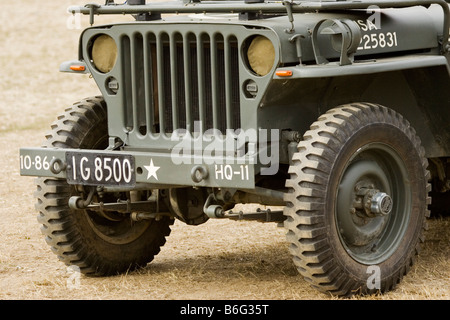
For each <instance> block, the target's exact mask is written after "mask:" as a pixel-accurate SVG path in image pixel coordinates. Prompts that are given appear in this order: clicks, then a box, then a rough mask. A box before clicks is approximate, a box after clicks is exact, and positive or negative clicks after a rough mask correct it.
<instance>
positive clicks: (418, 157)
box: [285, 104, 430, 295]
mask: <svg viewBox="0 0 450 320" xmlns="http://www.w3.org/2000/svg"><path fill="white" fill-rule="evenodd" d="M289 172H290V174H291V177H290V179H289V180H288V181H287V187H288V188H289V189H290V192H289V193H288V194H287V195H286V198H285V200H286V201H287V206H286V208H285V215H286V216H287V219H286V221H285V227H286V228H287V230H288V233H287V239H288V241H289V242H290V252H291V254H292V255H293V258H294V262H295V264H296V265H297V267H298V270H299V272H300V273H301V274H302V275H303V276H304V277H305V279H306V280H307V281H309V282H310V283H311V284H312V285H313V286H314V287H316V288H318V289H319V290H320V291H324V292H330V293H332V294H335V295H350V294H352V293H363V294H364V293H371V292H375V291H380V292H384V291H387V290H390V289H392V288H393V287H394V286H395V285H396V284H397V283H398V282H399V281H400V280H401V278H402V277H403V276H404V275H405V274H406V273H407V272H408V270H409V269H410V267H411V265H412V264H413V261H414V259H415V255H416V253H417V251H418V249H419V242H420V240H422V239H423V230H424V228H425V219H426V216H427V215H428V210H427V206H428V204H429V202H430V201H429V197H428V192H429V191H430V185H429V183H428V179H429V173H428V171H427V160H426V158H425V157H424V151H423V148H422V147H421V145H420V140H419V138H418V137H417V136H416V134H415V131H414V130H413V129H412V128H411V127H410V125H409V123H408V122H407V121H406V120H405V119H403V118H402V117H401V116H400V115H399V114H397V113H395V112H394V111H392V110H390V109H387V108H384V107H382V106H378V105H372V104H351V105H345V106H342V107H339V108H335V109H332V110H330V111H329V112H327V113H326V114H324V115H323V116H321V117H320V118H319V119H318V121H317V122H315V123H314V124H313V125H312V126H311V129H310V130H309V131H307V132H306V133H305V135H304V140H303V141H301V142H300V143H299V145H298V152H297V153H296V154H295V155H294V157H293V165H292V166H291V167H290V171H289Z"/></svg>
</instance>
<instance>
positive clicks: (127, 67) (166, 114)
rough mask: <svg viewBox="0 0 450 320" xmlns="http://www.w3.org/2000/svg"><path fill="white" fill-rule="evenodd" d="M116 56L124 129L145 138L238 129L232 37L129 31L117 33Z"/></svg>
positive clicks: (235, 44) (235, 51)
mask: <svg viewBox="0 0 450 320" xmlns="http://www.w3.org/2000/svg"><path fill="white" fill-rule="evenodd" d="M121 58H122V74H123V78H122V81H121V86H122V89H123V94H124V95H123V102H124V116H125V117H124V118H125V127H126V128H127V130H128V131H132V132H135V133H136V134H139V135H142V136H145V135H147V134H149V135H159V134H170V133H172V132H173V131H174V130H177V129H186V130H188V131H190V132H193V131H200V132H204V131H206V130H208V129H218V130H220V131H221V132H222V134H225V133H226V129H238V128H240V125H241V123H240V100H239V73H238V63H239V60H238V59H239V57H238V41H237V38H236V37H234V36H227V35H223V34H221V33H214V34H208V33H204V32H201V33H193V32H190V33H186V34H185V33H182V32H181V31H177V32H170V33H169V32H162V33H154V32H149V33H147V34H140V33H134V34H133V35H124V36H123V37H122V40H121ZM199 123H200V127H199V126H198V124H199ZM194 124H196V125H195V126H194Z"/></svg>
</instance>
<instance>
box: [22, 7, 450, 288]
mask: <svg viewBox="0 0 450 320" xmlns="http://www.w3.org/2000/svg"><path fill="white" fill-rule="evenodd" d="M69 11H70V12H71V13H73V14H84V15H88V16H89V20H90V23H91V26H90V27H88V28H87V29H85V30H83V31H82V34H81V37H80V43H79V52H78V59H75V60H72V61H68V62H64V63H62V64H61V71H62V72H68V73H73V74H83V73H88V74H90V75H91V76H92V78H93V79H94V80H95V82H96V84H97V85H98V88H99V90H100V91H101V93H102V95H101V96H98V97H91V98H86V99H84V100H81V101H80V102H77V103H75V104H74V105H73V106H72V107H70V108H68V109H66V110H65V111H64V112H63V113H62V114H61V115H60V116H59V117H58V119H57V120H56V122H55V123H54V124H53V125H52V127H51V131H50V132H49V134H48V135H47V137H46V140H45V142H44V145H43V146H42V147H37V148H32V147H30V148H28V147H27V148H21V150H20V169H21V174H22V175H25V176H37V177H38V179H37V182H36V184H37V190H36V193H35V194H36V198H37V204H36V208H37V210H38V211H39V215H38V220H39V222H40V223H42V225H43V228H42V231H43V233H44V234H45V235H46V241H47V242H48V244H49V245H50V246H51V247H52V250H53V251H54V252H55V253H56V254H57V255H58V257H59V258H60V259H61V260H62V261H63V262H64V263H66V264H67V265H73V264H75V265H78V266H79V267H80V269H81V271H82V272H84V273H85V274H92V275H109V274H115V273H117V272H123V271H126V270H129V269H130V268H135V267H138V266H145V265H146V264H147V263H148V262H150V261H151V260H152V259H153V258H154V256H155V255H156V254H157V253H158V252H159V251H160V248H161V247H162V246H163V245H164V243H165V238H166V237H167V236H168V235H169V233H170V226H171V225H172V224H173V223H174V221H175V220H179V221H182V222H184V223H186V224H189V225H198V224H202V223H205V222H206V221H208V220H210V219H218V218H230V219H236V220H240V219H251V220H257V221H263V222H279V223H283V225H284V227H285V228H286V231H287V240H288V242H289V251H290V253H291V254H292V256H293V261H294V263H295V265H296V266H297V267H298V270H299V272H300V273H301V274H302V275H303V276H304V277H305V278H306V279H307V280H308V281H309V282H310V283H311V284H312V285H313V286H314V287H315V288H317V289H319V290H321V291H325V292H330V293H331V294H335V295H350V294H353V293H362V294H365V293H371V292H384V291H387V290H391V289H392V288H394V286H395V285H396V284H397V283H398V282H399V281H400V279H401V278H402V277H403V276H404V275H405V274H406V273H407V272H408V270H409V269H410V267H411V265H412V264H413V261H414V259H415V256H416V254H417V252H418V249H419V245H420V242H421V241H423V232H424V228H425V224H426V218H427V217H428V216H429V209H430V203H431V195H432V194H444V193H445V192H446V191H448V190H449V189H450V187H449V186H450V183H449V181H450V180H449V179H448V177H447V175H448V171H449V170H448V169H449V166H448V161H447V160H448V158H449V156H450V129H449V126H448V124H449V123H450V112H449V111H448V110H449V102H450V91H449V90H448V88H449V85H450V77H449V48H450V47H449V18H450V15H449V6H448V4H447V3H446V2H445V1H443V0H417V1H414V0H385V1H377V0H374V1H370V0H368V1H351V0H349V1H314V0H310V1H283V2H279V1H268V0H267V1H264V0H246V1H200V0H184V1H172V2H152V1H147V3H146V1H145V0H137V1H136V0H135V1H131V0H129V1H127V2H126V3H124V4H116V3H115V2H114V1H106V3H105V4H104V5H99V4H87V5H85V6H80V7H71V8H70V9H69ZM107 14H108V15H116V14H117V15H119V14H120V15H122V14H127V15H132V16H133V17H134V19H133V21H130V22H121V23H112V24H107V25H95V18H96V17H97V16H98V15H107ZM431 192H433V193H431ZM246 203H258V204H261V205H263V206H273V207H275V208H273V207H270V208H271V209H262V210H258V211H256V212H246V211H245V210H243V211H238V212H236V210H234V211H233V208H234V207H235V206H236V205H238V204H246ZM244 207H245V206H244ZM277 207H281V208H280V209H279V210H277V209H276V208H277ZM255 227H257V226H255ZM371 270H376V271H377V273H376V275H377V276H378V279H377V281H372V280H373V279H369V277H370V276H371V275H373V273H372V272H371Z"/></svg>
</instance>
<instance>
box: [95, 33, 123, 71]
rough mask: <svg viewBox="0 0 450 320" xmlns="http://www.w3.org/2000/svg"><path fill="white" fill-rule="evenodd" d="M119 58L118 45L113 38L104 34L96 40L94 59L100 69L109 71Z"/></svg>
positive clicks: (96, 66)
mask: <svg viewBox="0 0 450 320" xmlns="http://www.w3.org/2000/svg"><path fill="white" fill-rule="evenodd" d="M116 60H117V45H116V42H115V41H114V39H113V38H111V37H110V36H108V35H106V34H103V35H101V36H99V37H97V38H96V39H95V40H94V43H93V45H92V61H93V62H94V66H95V68H97V70H98V71H100V72H103V73H107V72H110V71H111V70H112V68H113V67H114V65H115V64H116Z"/></svg>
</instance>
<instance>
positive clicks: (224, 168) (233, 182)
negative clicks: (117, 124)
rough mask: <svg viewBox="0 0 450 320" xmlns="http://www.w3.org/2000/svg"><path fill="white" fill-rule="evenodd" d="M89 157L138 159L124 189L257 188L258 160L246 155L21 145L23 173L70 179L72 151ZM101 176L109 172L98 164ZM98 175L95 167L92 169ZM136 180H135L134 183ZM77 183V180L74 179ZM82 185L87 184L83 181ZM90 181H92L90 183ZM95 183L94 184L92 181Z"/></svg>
mask: <svg viewBox="0 0 450 320" xmlns="http://www.w3.org/2000/svg"><path fill="white" fill-rule="evenodd" d="M78 151H79V153H80V155H85V156H86V158H89V159H97V158H98V159H104V158H105V157H108V156H109V157H111V158H113V157H118V156H121V155H123V154H127V155H129V156H131V157H132V158H133V159H134V161H133V162H134V165H133V169H132V171H133V175H135V179H133V182H132V183H130V184H129V185H123V183H122V184H121V186H120V187H121V188H123V189H133V188H136V187H137V185H139V187H146V188H147V187H148V189H152V188H168V187H177V186H197V187H221V188H238V189H253V188H254V187H255V178H254V177H255V165H254V163H255V161H254V160H253V158H249V157H242V158H234V157H229V158H227V157H212V156H210V157H208V156H205V155H203V156H201V157H192V156H186V157H185V156H183V155H182V154H170V153H162V152H161V153H158V152H141V151H109V150H107V151H103V150H102V151H100V150H79V149H50V148H21V149H20V175H22V176H36V177H53V178H60V179H68V172H73V171H71V169H72V168H71V167H70V166H71V165H72V164H71V163H68V161H67V160H66V155H67V154H68V153H70V154H73V153H74V152H78ZM97 170H101V171H102V172H98V175H99V176H100V175H102V176H104V175H107V174H108V172H107V171H109V169H108V170H105V168H102V167H98V168H97ZM90 171H91V173H92V174H95V169H94V167H92V170H90ZM134 181H135V182H134ZM71 183H73V181H72V182H71ZM79 184H84V183H83V182H79ZM86 184H89V183H86ZM91 185H92V184H91ZM98 185H104V186H106V187H111V188H114V187H118V185H115V184H114V181H112V180H111V181H109V182H108V183H105V182H100V183H99V184H98Z"/></svg>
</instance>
